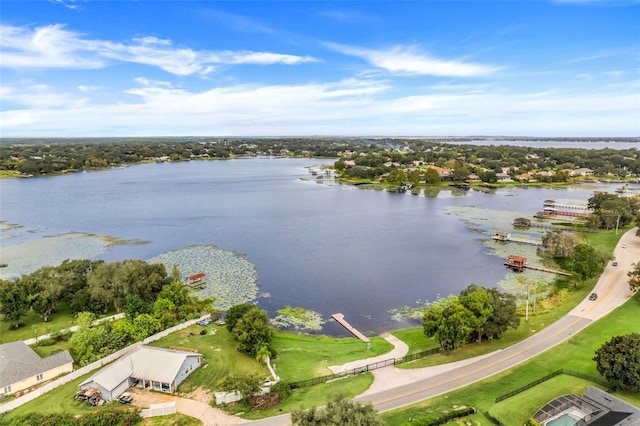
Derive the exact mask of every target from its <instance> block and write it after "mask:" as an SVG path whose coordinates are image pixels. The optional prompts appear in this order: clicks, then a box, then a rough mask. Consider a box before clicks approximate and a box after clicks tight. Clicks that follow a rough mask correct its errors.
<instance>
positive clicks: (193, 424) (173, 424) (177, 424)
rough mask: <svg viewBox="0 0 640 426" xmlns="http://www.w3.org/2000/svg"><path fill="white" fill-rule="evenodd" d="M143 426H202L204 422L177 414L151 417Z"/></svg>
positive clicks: (143, 422) (145, 420)
mask: <svg viewBox="0 0 640 426" xmlns="http://www.w3.org/2000/svg"><path fill="white" fill-rule="evenodd" d="M141 425H143V426H201V425H202V422H201V421H200V420H199V419H196V418H194V417H189V416H186V415H184V414H180V413H176V414H171V415H168V416H157V417H149V418H147V419H144V420H143V421H142V423H141Z"/></svg>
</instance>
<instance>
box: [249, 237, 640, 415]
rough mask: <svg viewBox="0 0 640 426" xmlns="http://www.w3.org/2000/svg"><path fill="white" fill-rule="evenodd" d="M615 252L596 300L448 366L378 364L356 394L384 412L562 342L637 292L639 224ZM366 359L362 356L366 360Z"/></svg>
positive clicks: (448, 389) (456, 386) (494, 371)
mask: <svg viewBox="0 0 640 426" xmlns="http://www.w3.org/2000/svg"><path fill="white" fill-rule="evenodd" d="M624 246H626V248H623V247H624ZM614 256H615V260H616V261H617V262H618V266H613V265H612V263H611V262H610V263H609V265H607V267H606V268H605V271H604V273H603V274H602V275H601V277H600V279H599V280H598V283H597V284H596V286H595V288H594V292H596V293H597V294H598V299H597V300H596V301H590V300H588V299H585V300H584V301H582V302H581V303H580V304H578V306H576V307H575V308H574V309H573V310H572V311H571V312H569V314H567V315H566V316H564V317H563V318H561V319H560V320H558V321H557V322H555V323H553V324H551V325H550V326H548V327H547V328H545V329H543V330H541V331H539V332H537V333H536V334H534V335H532V336H531V337H529V338H527V339H526V340H523V341H521V342H519V343H517V344H515V345H513V346H510V347H509V348H506V349H502V350H499V351H496V352H493V353H491V354H487V355H483V356H480V357H477V358H472V359H469V360H464V361H460V362H457V363H452V364H448V365H445V366H436V367H427V368H425V369H418V370H413V371H412V370H401V369H397V368H395V367H385V368H382V369H379V370H375V371H374V372H373V374H374V377H375V381H374V384H373V385H372V387H371V389H370V390H369V391H367V392H365V393H363V394H362V395H360V396H358V397H357V398H355V399H356V400H357V401H361V402H371V403H372V404H373V405H374V407H375V408H376V410H378V411H379V412H383V411H388V410H393V409H397V408H400V407H403V406H406V405H410V404H413V403H416V402H419V401H422V400H424V399H429V398H433V397H435V396H438V395H442V394H444V393H447V392H451V391H453V390H455V389H459V388H461V387H464V386H467V385H470V384H472V383H475V382H477V381H480V380H483V379H485V378H487V377H490V376H492V375H494V374H497V373H499V372H501V371H504V370H507V369H509V368H512V367H514V366H516V365H518V364H520V363H522V362H524V361H526V360H528V359H530V358H532V357H534V356H536V355H539V354H541V353H542V352H544V351H546V350H548V349H550V348H552V347H554V346H556V345H558V344H559V343H561V342H563V341H565V340H566V339H568V338H569V337H571V336H572V335H574V334H576V333H578V332H579V331H581V330H583V329H584V328H585V327H587V326H588V325H589V324H591V323H592V322H593V321H595V320H597V319H599V318H602V317H603V316H605V315H607V314H608V313H609V312H611V311H612V310H614V309H615V308H617V307H618V306H620V305H622V304H623V303H624V302H626V301H627V300H628V299H629V298H631V297H632V296H633V293H632V292H631V291H630V290H629V286H628V284H627V280H628V278H627V275H626V274H627V271H629V270H631V269H633V267H632V264H633V263H635V262H638V261H640V239H639V238H637V237H635V228H634V229H632V230H631V231H628V232H626V233H625V234H624V235H623V236H622V238H621V239H620V242H619V243H618V246H617V247H616V249H615V250H614ZM366 361H367V360H363V362H364V363H365V364H366V363H367V362H366ZM289 424H291V421H290V417H289V416H288V415H283V416H277V417H270V418H268V419H262V420H258V421H254V422H251V423H250V425H256V426H286V425H289Z"/></svg>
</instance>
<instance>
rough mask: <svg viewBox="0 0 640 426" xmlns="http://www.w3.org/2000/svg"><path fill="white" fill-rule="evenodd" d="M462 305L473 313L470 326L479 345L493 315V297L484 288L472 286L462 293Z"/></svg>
mask: <svg viewBox="0 0 640 426" xmlns="http://www.w3.org/2000/svg"><path fill="white" fill-rule="evenodd" d="M459 300H460V303H462V305H463V306H464V307H465V308H467V310H468V311H469V312H470V313H471V318H470V326H471V327H472V328H473V330H474V332H475V336H474V337H475V338H476V339H477V340H478V343H482V336H483V335H485V334H486V331H485V325H486V323H487V320H488V319H489V318H490V317H491V314H493V297H492V295H491V293H490V292H489V291H487V289H485V288H484V287H480V286H477V285H475V284H471V285H470V286H468V287H467V288H466V289H465V290H463V291H462V292H461V293H460V299H459Z"/></svg>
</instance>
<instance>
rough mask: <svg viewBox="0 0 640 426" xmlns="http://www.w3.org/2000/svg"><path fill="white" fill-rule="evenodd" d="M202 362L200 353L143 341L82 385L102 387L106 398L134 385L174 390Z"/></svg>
mask: <svg viewBox="0 0 640 426" xmlns="http://www.w3.org/2000/svg"><path fill="white" fill-rule="evenodd" d="M200 365H202V355H201V354H198V353H193V352H186V351H178V350H172V349H162V348H154V347H151V346H142V345H139V346H138V347H136V348H134V349H133V351H132V352H129V353H128V354H126V355H124V356H123V357H121V358H119V359H118V360H116V361H114V362H113V363H111V364H110V365H108V366H106V367H105V368H103V369H102V370H100V371H99V372H97V373H96V374H94V375H93V376H91V377H90V378H88V379H87V380H85V381H84V382H82V383H80V389H88V388H98V389H100V393H101V394H102V399H104V400H105V401H111V400H113V399H117V398H118V397H119V396H120V395H121V394H122V393H123V392H124V391H126V390H127V389H128V388H129V387H131V386H138V387H142V388H145V389H147V388H149V389H153V390H156V391H161V392H169V393H172V392H175V390H176V389H177V388H178V385H180V383H182V381H183V380H184V379H186V378H187V376H189V374H191V373H192V372H193V370H195V369H196V368H198V367H200Z"/></svg>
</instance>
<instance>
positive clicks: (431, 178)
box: [424, 167, 440, 185]
mask: <svg viewBox="0 0 640 426" xmlns="http://www.w3.org/2000/svg"><path fill="white" fill-rule="evenodd" d="M424 181H425V182H426V183H428V184H429V185H437V184H439V183H440V175H439V174H438V171H437V170H436V169H433V168H431V167H429V168H428V169H427V171H426V172H424Z"/></svg>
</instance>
